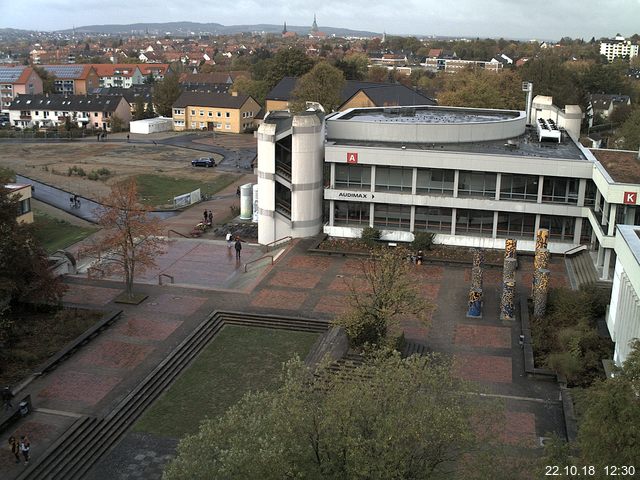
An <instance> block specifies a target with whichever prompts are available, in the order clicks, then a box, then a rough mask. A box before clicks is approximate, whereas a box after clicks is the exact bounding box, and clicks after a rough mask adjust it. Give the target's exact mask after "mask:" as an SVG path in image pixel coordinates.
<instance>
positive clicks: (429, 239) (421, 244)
mask: <svg viewBox="0 0 640 480" xmlns="http://www.w3.org/2000/svg"><path fill="white" fill-rule="evenodd" d="M434 237H435V234H433V233H430V232H416V233H414V234H413V242H411V249H412V250H413V251H419V250H431V247H432V246H433V238H434Z"/></svg>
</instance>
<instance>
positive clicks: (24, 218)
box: [4, 183, 33, 223]
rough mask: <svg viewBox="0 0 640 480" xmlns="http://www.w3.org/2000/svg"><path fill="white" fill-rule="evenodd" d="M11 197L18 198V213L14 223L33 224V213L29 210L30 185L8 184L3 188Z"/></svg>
mask: <svg viewBox="0 0 640 480" xmlns="http://www.w3.org/2000/svg"><path fill="white" fill-rule="evenodd" d="M4 188H6V189H7V190H9V192H11V194H12V197H16V196H17V197H18V198H17V200H18V211H17V212H16V221H17V222H19V223H33V211H32V210H31V196H32V193H31V185H25V184H18V183H9V184H7V185H5V186H4Z"/></svg>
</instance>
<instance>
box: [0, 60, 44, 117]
mask: <svg viewBox="0 0 640 480" xmlns="http://www.w3.org/2000/svg"><path fill="white" fill-rule="evenodd" d="M38 93H42V79H41V78H40V76H39V75H38V74H37V73H36V71H35V70H34V69H33V68H31V67H25V66H18V67H0V111H2V112H8V111H9V105H10V104H11V101H12V100H13V99H14V98H15V97H16V96H17V95H25V94H29V95H34V94H38Z"/></svg>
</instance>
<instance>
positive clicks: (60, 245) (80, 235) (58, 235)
mask: <svg viewBox="0 0 640 480" xmlns="http://www.w3.org/2000/svg"><path fill="white" fill-rule="evenodd" d="M34 216H35V221H34V224H33V225H34V229H33V231H34V234H35V237H36V238H37V239H38V241H39V242H40V243H41V245H42V246H43V247H44V248H45V250H46V251H47V252H49V253H51V252H55V251H56V250H60V249H64V248H67V247H68V246H69V245H73V244H74V243H76V242H79V241H80V240H82V239H84V238H86V237H88V236H89V235H91V234H92V233H93V232H95V231H96V230H97V229H95V228H85V227H78V226H76V225H71V224H70V223H69V222H65V221H64V220H59V219H57V218H54V217H51V216H49V215H47V214H46V213H43V212H39V211H37V210H34Z"/></svg>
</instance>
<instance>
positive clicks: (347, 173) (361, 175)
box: [335, 163, 371, 190]
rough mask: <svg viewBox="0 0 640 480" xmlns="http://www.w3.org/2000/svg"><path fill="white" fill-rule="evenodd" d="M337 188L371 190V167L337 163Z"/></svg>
mask: <svg viewBox="0 0 640 480" xmlns="http://www.w3.org/2000/svg"><path fill="white" fill-rule="evenodd" d="M335 165H336V181H335V188H357V189H362V190H370V189H371V167H369V166H363V165H349V164H347V163H336V164H335Z"/></svg>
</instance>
